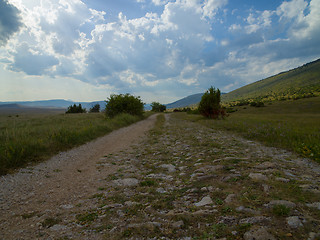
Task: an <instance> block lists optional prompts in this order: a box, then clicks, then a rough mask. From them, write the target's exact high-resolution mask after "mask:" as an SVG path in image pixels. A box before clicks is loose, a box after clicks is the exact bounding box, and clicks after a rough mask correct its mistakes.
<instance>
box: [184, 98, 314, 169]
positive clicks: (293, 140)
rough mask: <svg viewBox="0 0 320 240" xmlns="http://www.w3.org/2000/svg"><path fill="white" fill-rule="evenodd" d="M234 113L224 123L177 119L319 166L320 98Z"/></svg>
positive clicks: (194, 117)
mask: <svg viewBox="0 0 320 240" xmlns="http://www.w3.org/2000/svg"><path fill="white" fill-rule="evenodd" d="M234 111H235V112H233V113H231V114H230V115H229V116H228V117H226V118H225V119H224V120H207V119H205V118H204V117H202V116H200V115H192V114H188V115H186V114H180V115H181V116H180V117H181V118H185V119H189V120H192V121H196V122H199V123H200V124H203V125H206V126H208V127H212V128H217V129H221V130H227V131H232V132H235V133H237V134H240V135H241V136H243V137H245V138H247V139H252V140H258V141H260V142H262V143H264V144H266V145H268V146H273V147H279V148H284V149H288V150H290V151H294V152H296V153H298V154H300V155H302V156H304V157H308V158H311V159H314V160H315V161H317V162H319V163H320V97H313V98H307V99H299V100H289V101H275V102H272V103H269V104H266V105H265V107H260V108H256V107H251V106H238V107H235V108H234Z"/></svg>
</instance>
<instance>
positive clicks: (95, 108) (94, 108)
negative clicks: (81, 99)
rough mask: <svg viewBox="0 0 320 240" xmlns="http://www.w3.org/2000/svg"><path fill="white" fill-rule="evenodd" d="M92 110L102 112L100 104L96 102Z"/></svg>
mask: <svg viewBox="0 0 320 240" xmlns="http://www.w3.org/2000/svg"><path fill="white" fill-rule="evenodd" d="M90 112H91V113H94V112H100V104H98V103H97V104H96V105H94V106H93V107H92V108H90Z"/></svg>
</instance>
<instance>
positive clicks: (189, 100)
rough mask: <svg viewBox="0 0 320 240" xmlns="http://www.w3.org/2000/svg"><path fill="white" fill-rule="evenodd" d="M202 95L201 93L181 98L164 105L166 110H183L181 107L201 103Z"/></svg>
mask: <svg viewBox="0 0 320 240" xmlns="http://www.w3.org/2000/svg"><path fill="white" fill-rule="evenodd" d="M202 95H203V93H197V94H193V95H190V96H188V97H185V98H182V99H180V100H178V101H175V102H173V103H169V104H167V105H166V107H167V108H168V109H169V108H183V107H187V106H190V105H192V104H197V103H199V102H200V101H201V97H202Z"/></svg>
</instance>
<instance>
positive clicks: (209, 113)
mask: <svg viewBox="0 0 320 240" xmlns="http://www.w3.org/2000/svg"><path fill="white" fill-rule="evenodd" d="M220 101H221V93H220V90H219V89H215V88H213V87H210V88H209V89H208V90H207V91H206V92H205V93H204V94H203V96H202V98H201V101H200V104H199V108H198V110H199V112H200V114H202V115H203V116H205V117H207V118H213V119H216V118H218V117H219V116H222V117H224V116H225V111H224V110H223V109H222V108H221V105H220Z"/></svg>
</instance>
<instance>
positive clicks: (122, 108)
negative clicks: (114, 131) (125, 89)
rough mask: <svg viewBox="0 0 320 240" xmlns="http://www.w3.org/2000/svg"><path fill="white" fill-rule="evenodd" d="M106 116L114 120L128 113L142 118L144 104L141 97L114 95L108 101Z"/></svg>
mask: <svg viewBox="0 0 320 240" xmlns="http://www.w3.org/2000/svg"><path fill="white" fill-rule="evenodd" d="M106 102H107V105H106V115H107V117H110V118H113V117H114V116H116V115H118V114H120V113H128V114H130V115H137V116H142V114H143V109H144V107H143V102H142V101H141V99H140V97H135V96H132V95H130V94H128V93H127V94H119V95H116V94H112V95H110V97H109V98H108V100H107V101H106Z"/></svg>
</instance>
